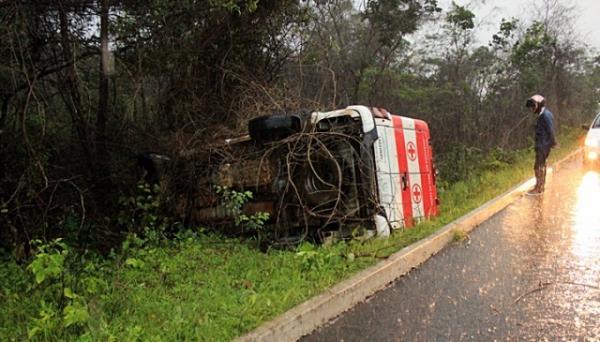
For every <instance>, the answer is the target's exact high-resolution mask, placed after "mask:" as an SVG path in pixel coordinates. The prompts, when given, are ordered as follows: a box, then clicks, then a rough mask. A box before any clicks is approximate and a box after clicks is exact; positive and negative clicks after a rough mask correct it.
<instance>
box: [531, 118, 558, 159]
mask: <svg viewBox="0 0 600 342" xmlns="http://www.w3.org/2000/svg"><path fill="white" fill-rule="evenodd" d="M553 121H554V117H553V116H552V113H551V112H550V111H549V110H548V109H546V108H544V109H543V111H542V113H541V114H540V115H538V118H537V122H536V123H535V150H536V151H545V152H548V151H550V149H551V148H552V147H554V146H556V137H555V136H554V122H553Z"/></svg>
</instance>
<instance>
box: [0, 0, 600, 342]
mask: <svg viewBox="0 0 600 342" xmlns="http://www.w3.org/2000/svg"><path fill="white" fill-rule="evenodd" d="M532 6H538V7H539V8H538V10H537V11H536V13H542V15H540V16H538V17H536V18H534V20H532V21H526V22H525V21H519V20H517V19H514V18H507V19H504V20H502V23H501V25H500V27H499V28H498V30H497V33H496V34H494V35H493V36H491V37H489V42H486V43H485V44H484V45H481V46H479V45H477V44H476V40H475V35H476V33H477V32H476V31H477V26H476V16H475V15H476V13H473V12H472V11H471V10H470V9H469V8H467V7H463V6H459V5H456V4H453V5H452V6H451V8H449V9H448V10H447V11H442V9H441V8H440V7H439V4H438V2H437V1H436V0H364V1H350V0H334V1H298V0H209V1H193V0H191V1H165V0H151V1H145V2H141V1H128V0H113V1H109V0H98V1H72V0H56V1H54V0H49V1H17V0H8V1H4V2H2V3H0V22H1V25H0V37H1V39H2V42H3V44H2V45H1V46H0V249H1V251H2V255H3V257H5V259H6V262H4V263H3V264H2V268H1V272H0V275H1V276H2V279H3V282H5V283H4V284H3V287H2V291H3V292H2V293H0V311H1V312H0V336H4V335H7V336H10V337H11V338H15V339H22V338H23V337H24V336H25V335H26V334H27V333H28V334H30V335H31V336H38V337H42V338H44V337H46V338H48V339H59V338H64V337H67V336H68V337H71V336H79V335H86V334H87V335H86V336H90V337H92V338H96V337H100V338H109V339H110V336H115V338H117V337H128V336H129V337H130V338H131V339H133V338H134V337H135V336H152V335H148V334H151V332H148V331H144V330H145V329H147V327H146V326H143V323H144V322H146V321H147V320H150V321H152V320H153V319H156V320H157V322H159V321H160V322H164V321H163V318H164V317H162V318H161V317H158V316H160V315H159V314H158V313H161V312H162V314H164V315H165V317H167V318H168V319H169V320H171V323H169V324H178V323H177V322H179V321H177V320H176V319H175V318H173V317H176V318H177V317H179V318H180V319H181V322H183V321H185V322H186V323H185V324H189V319H190V317H191V316H188V313H189V312H192V311H193V312H202V313H203V315H204V316H201V317H200V316H199V317H196V316H194V317H193V318H194V319H196V320H197V323H198V324H197V329H200V330H198V331H196V330H193V329H196V327H191V328H189V329H182V330H181V333H182V334H185V335H182V336H181V338H186V337H190V336H212V335H211V334H215V335H214V337H215V338H219V339H223V338H230V337H232V336H234V335H236V334H238V333H241V332H243V331H246V330H247V329H249V328H251V327H253V326H256V325H257V324H258V323H259V322H260V321H262V320H264V319H267V318H269V317H272V316H273V315H275V314H276V313H277V312H280V311H281V310H284V309H286V308H289V307H290V306H291V305H293V304H295V303H298V302H299V301H300V300H302V299H305V298H307V297H308V296H310V295H312V294H314V293H316V292H317V291H319V290H321V289H323V288H324V287H326V286H329V285H331V284H332V283H334V282H335V281H337V280H339V279H340V278H341V277H345V276H347V275H348V274H350V273H351V272H352V271H354V270H357V269H359V268H360V267H362V266H364V265H365V264H369V263H372V262H373V260H374V259H376V258H375V256H374V255H372V253H371V254H369V253H367V252H365V253H366V255H368V257H366V258H362V257H359V258H357V259H358V260H359V261H356V262H355V261H354V258H355V256H356V255H358V254H360V253H363V252H361V250H362V249H365V248H366V249H367V250H370V251H373V250H377V248H379V247H374V246H376V245H377V244H378V243H383V242H375V243H373V244H374V245H368V246H371V247H363V245H361V244H360V243H356V244H351V245H345V244H342V245H337V246H334V247H330V248H331V249H324V250H323V251H319V252H315V251H314V250H313V249H312V247H311V246H304V247H300V249H299V250H298V251H295V252H291V253H290V252H287V254H286V252H283V251H272V252H269V253H268V254H264V255H263V254H259V252H257V251H255V250H254V249H253V246H254V245H253V243H252V242H251V241H250V242H247V241H246V242H240V241H238V240H228V239H224V238H219V237H216V236H214V235H211V234H207V233H204V232H200V231H199V229H197V228H195V227H186V228H182V227H180V225H179V224H178V223H177V222H176V220H175V219H174V218H171V217H170V216H169V213H168V208H164V207H163V206H162V205H161V203H163V202H162V199H163V197H164V196H165V194H162V193H161V191H160V189H159V188H157V187H155V186H153V185H147V184H139V183H138V182H139V180H140V177H141V174H140V171H139V169H138V168H137V167H136V165H135V156H136V154H137V153H139V152H142V151H157V152H162V153H165V154H167V155H171V156H176V155H178V153H180V152H181V151H183V150H191V149H193V148H194V147H198V146H203V145H205V144H206V143H207V142H212V141H215V140H216V139H219V138H224V137H231V136H236V135H239V134H244V133H245V129H246V128H245V127H246V126H245V125H246V122H247V119H248V118H251V117H255V116H258V115H264V114H268V113H272V112H293V111H297V110H300V109H304V108H310V109H319V110H330V109H334V108H339V107H343V106H346V105H350V104H365V105H372V106H377V107H384V108H387V109H388V110H390V111H391V112H393V113H398V114H402V115H406V116H411V117H416V118H420V119H424V120H426V121H427V122H428V123H429V124H430V126H431V130H432V132H433V137H434V141H433V145H434V148H435V153H436V158H437V164H438V167H439V169H440V172H441V174H440V184H439V186H440V187H441V191H442V193H443V196H446V197H445V198H442V199H443V200H444V202H443V203H444V211H445V212H446V213H447V215H449V216H444V217H443V218H441V219H440V221H439V222H438V223H437V226H439V223H443V222H447V220H449V219H450V218H452V217H455V216H456V214H458V213H462V212H464V211H465V210H466V209H469V208H472V207H473V206H475V205H477V204H479V203H481V201H480V200H481V199H483V198H489V196H491V195H492V194H493V191H490V192H489V193H487V194H486V195H485V196H484V197H483V198H477V199H474V198H471V197H470V195H469V194H470V192H469V191H471V190H472V189H474V188H476V187H480V184H479V183H478V182H480V181H483V182H488V183H486V184H491V185H488V186H489V189H495V190H494V191H497V189H498V188H501V187H506V186H509V185H510V184H513V183H514V182H515V181H517V180H518V179H519V177H517V176H518V175H523V174H525V173H523V172H522V173H521V174H517V175H514V174H511V172H512V171H505V172H507V174H511V175H510V177H509V176H506V178H505V179H501V178H499V179H498V180H495V179H493V177H492V175H494V174H496V175H497V174H498V170H508V169H507V167H508V166H509V165H512V164H514V163H516V162H517V161H521V162H524V163H527V158H526V157H524V156H523V155H522V154H523V153H524V152H522V150H523V149H526V148H527V147H528V146H529V145H530V144H531V141H530V139H531V136H532V131H531V124H532V122H533V117H532V116H531V115H527V112H526V111H525V110H524V108H523V107H524V102H525V99H526V98H527V97H528V96H530V95H532V94H533V93H541V94H544V95H545V96H546V97H547V99H548V106H549V107H550V109H551V110H552V111H553V112H554V114H555V120H556V123H557V127H558V130H559V131H560V132H569V131H570V128H572V127H576V126H579V125H580V124H581V123H583V122H587V121H589V118H590V115H591V114H592V113H593V112H594V111H595V110H596V107H597V96H598V94H597V89H598V85H599V84H600V64H599V63H600V57H599V56H597V55H594V52H593V50H591V49H589V48H588V47H586V46H585V45H583V44H580V43H578V42H577V39H576V37H577V32H574V31H573V27H574V25H573V22H574V19H575V18H574V17H573V16H572V13H573V9H572V8H569V7H568V6H565V5H563V4H561V2H557V1H542V2H541V3H538V4H537V5H532ZM519 150H520V151H521V152H519ZM524 165H525V164H524ZM522 167H524V166H522ZM528 167H529V166H528ZM522 170H525V169H524V168H523V169H522ZM515 177H516V178H515ZM472 182H475V183H472ZM496 182H500V183H498V184H496ZM138 184H139V185H138ZM457 194H459V195H457ZM456 196H458V197H456ZM486 196H487V197H486ZM455 197H456V198H459V200H454V199H452V198H455ZM434 226H436V225H435V224H434V225H433V226H431V227H434ZM437 226H436V227H437ZM190 229H191V230H190ZM431 229H432V228H431ZM418 232H421V233H418ZM423 232H427V230H425V231H421V230H415V233H408V234H409V235H410V234H416V235H418V234H425V233H423ZM165 237H170V239H165ZM405 238H406V237H404V235H401V236H400V237H396V239H405ZM57 239H61V240H57ZM409 240H410V239H409ZM410 241H414V240H410ZM385 243H388V244H390V245H394V246H395V247H396V248H397V247H398V245H397V244H395V242H394V240H391V241H390V242H385ZM223 246H227V248H223ZM357 246H358V247H357ZM302 248H304V249H302ZM392 249H393V248H392ZM221 252H222V253H221ZM210 253H213V254H210ZM229 253H239V254H236V256H235V257H232V256H231V255H230V254H229ZM296 253H300V257H298V255H297V254H296ZM210 255H217V256H218V257H217V259H214V260H211V256H210ZM249 255H252V256H251V257H250V256H249ZM351 255H352V256H351ZM219 258H224V259H230V258H231V259H237V258H242V259H246V260H250V261H251V262H255V263H257V264H258V263H261V262H262V261H260V260H263V259H268V261H264V262H265V263H267V264H268V265H271V266H269V267H272V268H273V269H276V270H282V269H285V268H286V267H287V268H290V269H289V270H288V271H289V272H292V273H293V274H291V275H290V274H285V275H281V278H282V279H288V280H289V283H285V284H276V283H274V284H271V285H264V286H266V287H268V286H281V288H294V289H296V287H291V286H292V285H294V286H296V285H298V286H300V287H302V284H306V283H311V284H313V285H311V287H309V288H307V289H306V290H305V291H304V292H301V293H296V292H294V291H292V294H289V295H286V294H285V293H282V292H277V291H275V292H269V295H268V296H270V295H273V293H276V296H277V298H286V300H281V302H278V301H277V300H275V297H273V298H270V303H271V304H269V305H267V306H273V307H274V309H272V310H271V309H268V310H267V309H265V308H264V306H258V307H257V310H265V311H264V312H262V313H253V314H252V315H249V316H246V315H247V312H236V313H231V312H219V311H218V310H216V309H215V310H212V309H211V307H210V305H212V304H207V303H206V302H203V301H202V299H201V298H204V297H202V295H201V296H199V297H198V298H200V299H199V300H198V301H191V300H189V297H188V296H190V293H191V292H193V289H196V288H199V289H201V290H200V291H208V293H206V294H203V295H204V296H206V298H215V297H214V296H215V293H213V292H210V291H213V290H211V289H214V288H219V287H224V288H231V287H233V288H236V289H238V290H240V291H238V292H239V293H237V295H239V296H240V297H239V298H237V297H236V298H235V299H231V298H229V297H227V298H228V299H226V300H225V299H224V300H223V301H225V302H227V301H229V300H233V302H231V303H230V304H231V305H229V304H228V305H224V306H223V307H227V308H232V307H236V306H238V305H240V303H241V302H244V303H246V304H247V303H250V306H253V305H252V304H253V303H254V302H256V301H262V302H263V303H269V301H268V299H269V298H263V297H260V296H259V295H256V293H255V292H253V291H255V290H256V289H257V286H258V285H257V284H263V283H262V282H263V281H262V280H261V281H258V280H253V279H254V278H253V277H255V276H258V274H261V272H264V274H270V273H269V272H267V271H264V270H265V269H262V268H259V269H257V270H256V271H254V272H255V274H249V275H244V276H243V279H241V278H236V279H234V280H231V279H230V278H228V277H229V276H227V275H225V274H213V273H210V274H209V273H207V275H206V276H207V277H214V279H213V278H210V279H205V278H202V277H200V276H199V277H198V278H194V277H195V276H194V274H196V273H203V272H205V271H206V270H205V269H204V268H210V266H211V265H213V264H212V263H216V262H218V261H219V260H221V259H219ZM278 258H281V260H282V261H278V260H280V259H278ZM351 259H352V260H351ZM194 261H197V262H196V263H194ZM19 263H22V265H21V264H19ZM325 264H326V265H329V266H327V267H325V266H324V265H325ZM330 264H331V265H330ZM26 265H29V266H26ZM186 267H187V268H186ZM232 267H233V268H232V270H222V271H223V272H229V271H231V273H232V274H239V269H241V268H244V269H249V271H248V272H253V271H252V270H253V268H251V267H249V266H248V265H237V266H232ZM311 267H315V270H314V271H311ZM173 268H177V270H174V269H173ZM179 268H183V269H179ZM324 269H328V270H331V273H327V272H324V271H323V270H324ZM186 270H188V271H189V272H190V274H189V275H188V276H186V278H185V279H172V277H171V275H175V274H176V275H177V276H181V275H182V274H184V273H185V272H187V271H186ZM282 272H283V271H282ZM294 272H295V273H294ZM144 274H145V275H144ZM315 277H316V278H315ZM228 279H229V280H228ZM299 279H302V281H301V280H299ZM245 281H247V282H245ZM214 282H216V283H214ZM219 282H225V283H226V284H225V283H219ZM294 283H295V284H294ZM157 284H171V285H175V284H185V286H187V287H186V288H182V289H179V288H178V287H177V286H175V287H172V288H171V289H169V290H168V291H167V290H166V289H164V288H162V287H161V286H158V285H157ZM182 286H183V285H182ZM136 291H141V292H136ZM146 291H147V292H146ZM161 291H166V292H161ZM257 293H258V292H257ZM161 295H164V296H166V297H168V298H169V299H168V300H167V299H165V300H164V301H156V302H153V303H143V301H144V300H145V298H149V297H152V296H161ZM219 296H220V295H217V298H219ZM281 296H283V297H281ZM166 297H165V298H166ZM24 298H27V299H28V300H27V301H25V300H24ZM174 301H178V302H185V303H190V305H192V306H181V307H179V309H176V310H180V311H177V312H178V314H179V315H180V316H173V312H171V311H168V312H169V313H165V312H166V311H162V310H163V309H161V308H156V307H153V308H152V309H148V310H147V311H144V310H145V309H144V307H145V305H148V307H150V306H152V305H158V306H161V305H162V306H164V307H173V305H172V303H173V302H174ZM203 305H207V307H205V308H200V307H201V306H203ZM265 305H266V304H265ZM175 307H176V308H177V306H175ZM240 307H244V306H240ZM165 310H166V309H165ZM140 312H141V314H138V313H140ZM228 314H230V315H233V316H234V317H237V318H239V320H240V321H239V322H233V323H232V322H229V323H227V324H234V325H235V326H227V325H222V324H223V323H222V322H220V321H216V320H215V315H223V316H227V315H228ZM152 315H158V316H152ZM152 317H155V318H152ZM247 317H250V318H247ZM179 318H178V319H179ZM246 318H247V319H248V320H249V321H244V319H246ZM215 322H217V323H215ZM165 324H166V323H165ZM182 324H184V323H182ZM205 324H208V325H211V324H213V325H222V326H224V327H225V326H227V327H229V328H227V329H226V331H219V330H216V332H206V331H205V330H202V329H204V328H203V327H204V325H205ZM15 325H18V326H19V328H15V329H14V330H13V327H14V326H15ZM156 326H157V327H162V325H160V324H157V325H156ZM169 329H172V330H169ZM190 329H191V330H190ZM222 329H225V328H222ZM164 331H165V334H168V336H176V335H172V334H169V331H179V330H178V328H177V326H175V325H170V326H169V328H166V330H164Z"/></svg>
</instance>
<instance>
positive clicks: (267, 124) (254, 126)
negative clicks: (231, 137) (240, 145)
mask: <svg viewBox="0 0 600 342" xmlns="http://www.w3.org/2000/svg"><path fill="white" fill-rule="evenodd" d="M300 129H301V122H300V119H299V118H298V117H295V116H288V115H267V116H261V117H258V118H254V119H252V120H250V121H249V122H248V133H249V134H250V137H251V138H252V140H254V141H255V142H258V143H264V142H269V141H276V140H279V139H283V138H286V137H288V136H290V135H292V134H294V133H296V132H299V131H300Z"/></svg>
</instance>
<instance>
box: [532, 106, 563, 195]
mask: <svg viewBox="0 0 600 342" xmlns="http://www.w3.org/2000/svg"><path fill="white" fill-rule="evenodd" d="M545 105H546V100H545V99H544V97H543V96H541V95H533V96H532V97H530V98H529V99H527V103H526V104H525V106H526V107H527V108H529V110H531V112H532V113H533V114H535V115H537V121H536V123H535V164H534V165H533V169H534V172H535V180H536V182H535V187H534V188H533V189H531V190H530V191H529V192H528V194H529V195H540V194H542V193H544V183H545V182H546V160H547V159H548V156H549V155H550V150H551V149H552V148H553V147H555V146H556V145H557V143H556V137H555V136H554V122H553V119H554V118H553V116H552V113H551V112H550V111H549V110H548V109H546V107H545Z"/></svg>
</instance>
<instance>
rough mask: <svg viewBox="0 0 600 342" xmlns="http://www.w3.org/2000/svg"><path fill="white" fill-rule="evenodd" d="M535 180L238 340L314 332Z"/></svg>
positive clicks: (294, 336)
mask: <svg viewBox="0 0 600 342" xmlns="http://www.w3.org/2000/svg"><path fill="white" fill-rule="evenodd" d="M581 152H582V149H581V148H579V149H577V150H575V151H574V152H572V153H570V154H569V155H568V156H566V157H564V158H563V159H561V160H559V161H557V162H556V163H554V164H553V166H552V167H551V168H549V169H548V173H549V174H550V173H553V172H557V171H558V170H560V169H561V168H562V165H563V164H564V163H566V162H568V161H570V160H571V159H573V158H574V157H576V156H578V155H579V154H580V153H581ZM534 183H535V179H534V178H531V179H528V180H527V181H525V182H523V183H521V184H519V185H517V186H515V187H514V188H512V189H511V190H509V191H507V192H505V193H504V194H502V195H500V196H498V197H496V198H494V199H492V200H490V201H488V202H486V203H485V204H484V205H482V206H481V207H479V208H477V209H475V210H474V211H472V212H470V213H468V214H466V215H464V216H462V217H460V218H458V219H456V220H455V221H453V222H451V223H449V224H447V225H445V226H444V227H442V228H441V229H440V230H439V231H438V232H436V233H434V234H433V235H431V236H429V237H427V238H425V239H423V240H420V241H418V242H416V243H414V244H412V245H410V246H407V247H405V248H403V249H401V250H400V251H398V252H396V253H394V254H392V255H391V256H390V257H389V258H387V259H386V260H384V261H381V262H379V263H377V264H375V265H373V266H371V267H369V268H367V269H365V270H363V271H361V272H359V273H358V274H356V275H354V276H352V277H351V278H349V279H346V280H344V281H342V282H341V283H338V284H337V285H334V286H333V287H332V288H330V289H328V290H326V291H325V292H323V293H321V294H319V295H317V296H315V297H313V298H311V299H309V300H307V301H305V302H304V303H301V304H299V305H297V306H295V307H294V308H292V309H290V310H289V311H287V312H285V313H283V314H281V315H280V316H278V317H276V318H275V319H273V320H272V321H269V322H267V323H264V324H263V325H261V326H259V327H258V328H256V329H255V330H253V331H251V332H249V333H247V334H245V335H243V336H240V337H238V338H237V339H236V341H238V342H246V341H294V340H297V339H299V338H301V337H302V336H304V335H307V334H309V333H311V332H312V331H313V330H315V329H317V328H318V327H320V326H322V325H323V324H325V323H327V322H328V321H329V320H331V319H333V318H335V317H337V316H338V315H339V314H341V313H342V312H344V311H346V310H348V309H350V308H352V307H353V306H355V305H356V304H358V303H360V302H362V301H364V300H365V299H366V298H368V297H369V296H372V295H373V294H374V293H375V292H377V291H379V290H382V289H384V288H385V287H386V286H387V285H388V284H390V283H391V282H393V281H394V280H395V279H397V278H399V277H400V276H403V275H405V274H406V273H408V272H409V271H410V270H411V269H413V268H416V267H418V266H419V265H420V264H421V263H423V262H425V261H426V260H427V259H429V258H430V257H432V256H433V255H435V254H436V253H438V252H439V251H440V250H442V248H444V247H445V246H446V245H448V244H449V243H450V242H452V240H453V236H454V232H455V231H456V230H461V231H463V232H465V233H468V232H470V231H472V230H473V229H475V228H476V227H477V226H478V225H479V224H481V223H482V222H484V221H486V220H487V219H488V218H490V217H491V216H493V215H495V214H496V213H498V212H499V211H501V210H502V209H504V208H505V207H507V206H508V205H509V204H511V203H512V202H513V201H514V200H515V199H516V198H518V197H519V196H521V195H522V194H523V193H524V192H525V191H527V190H528V189H529V188H531V187H532V186H533V185H534Z"/></svg>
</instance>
